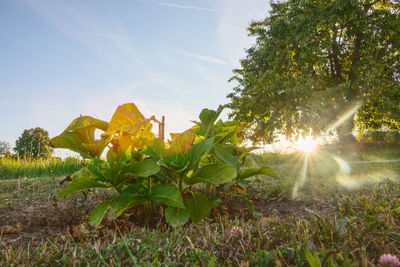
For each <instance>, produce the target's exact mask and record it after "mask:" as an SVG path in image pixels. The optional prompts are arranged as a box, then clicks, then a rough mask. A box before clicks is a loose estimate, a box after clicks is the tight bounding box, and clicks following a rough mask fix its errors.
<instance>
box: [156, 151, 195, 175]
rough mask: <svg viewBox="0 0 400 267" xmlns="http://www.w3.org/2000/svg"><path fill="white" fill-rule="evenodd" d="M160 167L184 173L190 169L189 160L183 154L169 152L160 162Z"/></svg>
mask: <svg viewBox="0 0 400 267" xmlns="http://www.w3.org/2000/svg"><path fill="white" fill-rule="evenodd" d="M158 165H160V166H163V167H166V168H168V169H172V170H175V171H182V170H183V169H186V168H187V167H188V165H189V159H188V158H187V157H186V156H185V154H183V153H181V152H172V151H168V153H166V154H165V155H164V156H163V158H162V159H160V160H159V161H158Z"/></svg>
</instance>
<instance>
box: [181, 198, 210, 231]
mask: <svg viewBox="0 0 400 267" xmlns="http://www.w3.org/2000/svg"><path fill="white" fill-rule="evenodd" d="M186 206H187V208H188V210H189V213H190V219H191V220H192V222H193V223H195V224H196V223H199V222H201V221H203V220H204V219H206V218H207V217H208V216H209V215H210V212H211V208H212V206H211V204H210V202H209V200H208V198H207V197H206V196H205V195H203V194H202V193H200V192H195V193H193V196H192V197H191V198H189V199H187V200H186Z"/></svg>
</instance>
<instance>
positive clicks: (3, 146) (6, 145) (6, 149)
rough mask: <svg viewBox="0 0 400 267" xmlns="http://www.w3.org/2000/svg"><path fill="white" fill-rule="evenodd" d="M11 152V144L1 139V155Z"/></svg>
mask: <svg viewBox="0 0 400 267" xmlns="http://www.w3.org/2000/svg"><path fill="white" fill-rule="evenodd" d="M9 153H10V144H9V143H7V142H4V141H0V157H2V156H5V155H7V154H9Z"/></svg>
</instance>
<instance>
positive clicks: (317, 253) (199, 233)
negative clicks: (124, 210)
mask: <svg viewBox="0 0 400 267" xmlns="http://www.w3.org/2000/svg"><path fill="white" fill-rule="evenodd" d="M399 159H400V152H399V150H397V149H385V150H380V151H378V150H369V151H364V152H358V153H351V152H347V153H343V152H339V151H335V150H334V149H325V150H321V151H319V152H318V153H314V154H310V155H309V156H307V159H306V156H305V155H304V154H301V153H295V154H290V155H277V154H264V155H262V156H261V158H260V160H263V161H266V162H267V163H268V164H269V165H270V166H271V167H272V168H273V169H274V171H275V172H276V173H277V174H278V175H279V177H280V178H279V179H264V178H259V179H256V180H255V181H253V183H252V185H251V187H250V188H249V189H248V192H247V194H248V197H249V198H251V199H252V200H253V202H254V204H255V210H256V213H255V216H251V215H249V213H248V212H247V209H246V206H245V205H244V203H241V202H238V201H230V202H229V206H228V207H225V208H219V209H217V210H215V211H214V212H213V214H212V217H211V218H210V220H209V221H208V222H205V223H202V224H200V225H185V226H182V227H179V228H175V229H173V228H170V227H167V226H165V225H163V224H159V226H157V227H155V228H152V229H148V228H144V227H139V226H136V225H133V224H132V223H131V222H129V221H127V220H124V218H121V219H119V220H117V221H113V222H106V223H105V224H103V225H102V226H101V227H100V228H99V229H93V228H90V227H89V226H88V225H87V224H85V222H86V221H87V219H88V214H89V212H90V210H91V209H93V207H94V205H95V204H96V203H97V202H99V201H100V200H101V199H104V198H107V196H108V195H109V194H110V192H109V191H107V190H104V191H100V192H97V193H96V194H89V195H88V196H87V197H86V196H85V195H84V194H82V193H76V194H73V195H71V196H70V197H68V198H65V199H62V200H58V201H56V200H55V199H54V196H55V195H56V194H57V193H58V192H59V191H60V190H61V188H62V186H61V185H59V181H60V180H61V178H55V177H47V178H40V179H37V178H32V179H29V178H27V179H21V178H19V179H9V180H2V181H0V226H5V225H9V226H11V227H14V230H15V231H14V233H8V234H4V233H3V234H2V235H1V236H0V251H1V253H0V265H1V266H9V265H14V266H18V265H37V266H58V265H68V266H80V265H82V266H86V265H90V266H127V265H128V266H230V265H233V266H375V265H378V259H379V257H380V255H382V254H384V253H391V254H393V255H397V256H398V257H399V256H400V183H399V182H398V180H399V178H400V162H399ZM305 162H307V164H305ZM19 223H20V224H19ZM235 226H236V227H239V228H240V230H241V231H242V232H241V231H240V230H237V229H238V228H234V227H235ZM3 228H4V227H3ZM232 229H234V231H232ZM235 229H236V231H235ZM11 230H12V229H11ZM11 232H12V231H11Z"/></svg>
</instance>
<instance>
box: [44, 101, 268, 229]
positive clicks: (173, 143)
mask: <svg viewBox="0 0 400 267" xmlns="http://www.w3.org/2000/svg"><path fill="white" fill-rule="evenodd" d="M221 111H222V107H220V108H219V109H218V110H216V111H215V110H209V109H203V110H202V112H201V113H200V116H199V118H200V121H199V122H196V125H195V126H194V127H192V128H191V129H188V130H186V131H184V132H183V133H172V134H171V140H170V141H169V142H168V143H164V141H163V140H161V139H159V138H156V136H155V135H154V134H153V133H152V132H151V129H152V126H153V125H152V122H156V123H157V122H158V121H157V120H156V119H155V117H154V116H152V117H150V118H145V117H144V116H143V115H142V114H141V113H140V111H139V110H138V108H137V107H136V106H135V105H134V104H133V103H128V104H124V105H121V106H119V107H118V108H117V110H116V111H115V113H114V115H113V117H112V119H111V121H110V122H109V123H108V122H105V121H101V120H98V119H95V118H92V117H90V116H82V117H79V118H77V119H75V120H74V121H73V122H72V123H71V124H70V125H69V126H68V127H67V129H66V130H65V131H64V132H63V133H62V134H60V135H59V136H56V137H54V138H52V139H51V140H50V142H51V144H52V145H53V146H54V147H59V148H69V149H71V150H73V151H76V152H78V153H80V154H81V155H82V157H85V158H88V159H90V162H89V163H88V165H87V166H86V167H84V168H82V169H81V170H79V171H78V172H75V173H74V174H73V175H71V178H72V179H73V181H72V182H71V183H70V184H69V185H68V186H67V187H65V188H64V190H63V191H62V192H61V193H60V194H59V195H58V198H60V197H64V196H66V195H68V194H70V193H73V192H76V191H79V190H85V189H89V188H112V189H113V190H114V191H115V192H116V194H115V196H114V197H113V198H111V199H109V200H106V201H103V202H101V203H100V204H98V205H97V206H96V208H95V209H94V210H93V212H92V214H91V216H90V223H91V224H92V225H94V226H98V225H99V224H100V223H101V221H102V220H103V218H104V217H105V216H106V215H107V214H109V215H110V217H111V218H116V217H118V216H120V215H121V214H122V213H124V212H125V211H127V210H131V211H133V214H134V215H135V218H136V220H137V222H139V223H143V224H147V225H148V224H150V223H152V221H154V218H159V217H160V216H164V217H165V220H166V221H167V222H168V223H169V224H170V225H172V226H178V225H182V224H184V223H186V222H188V221H189V219H190V220H191V221H192V222H193V223H198V222H201V221H202V220H204V219H206V218H207V217H208V216H209V215H210V212H211V209H213V208H215V207H217V206H218V205H219V204H221V202H222V201H221V199H220V198H219V196H220V193H221V192H222V191H224V190H223V189H226V191H227V192H234V194H232V195H233V196H240V195H241V194H243V193H244V192H245V191H246V186H247V185H246V182H247V181H248V179H249V178H251V177H254V176H257V175H269V176H275V174H274V172H273V171H272V170H271V168H269V167H267V166H261V167H249V166H248V164H247V163H246V162H248V160H247V158H248V157H249V152H250V150H249V149H247V148H245V147H240V146H239V144H238V138H237V133H238V132H239V130H240V128H241V127H240V125H239V124H238V123H237V122H235V121H225V122H224V121H222V120H218V121H217V119H218V117H219V115H220V113H221ZM96 129H100V130H102V131H104V133H103V135H102V138H101V139H99V140H95V137H94V131H95V130H96ZM107 146H109V150H108V152H107V157H106V160H102V159H100V155H101V154H102V152H103V150H104V149H105V148H106V147H107Z"/></svg>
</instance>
